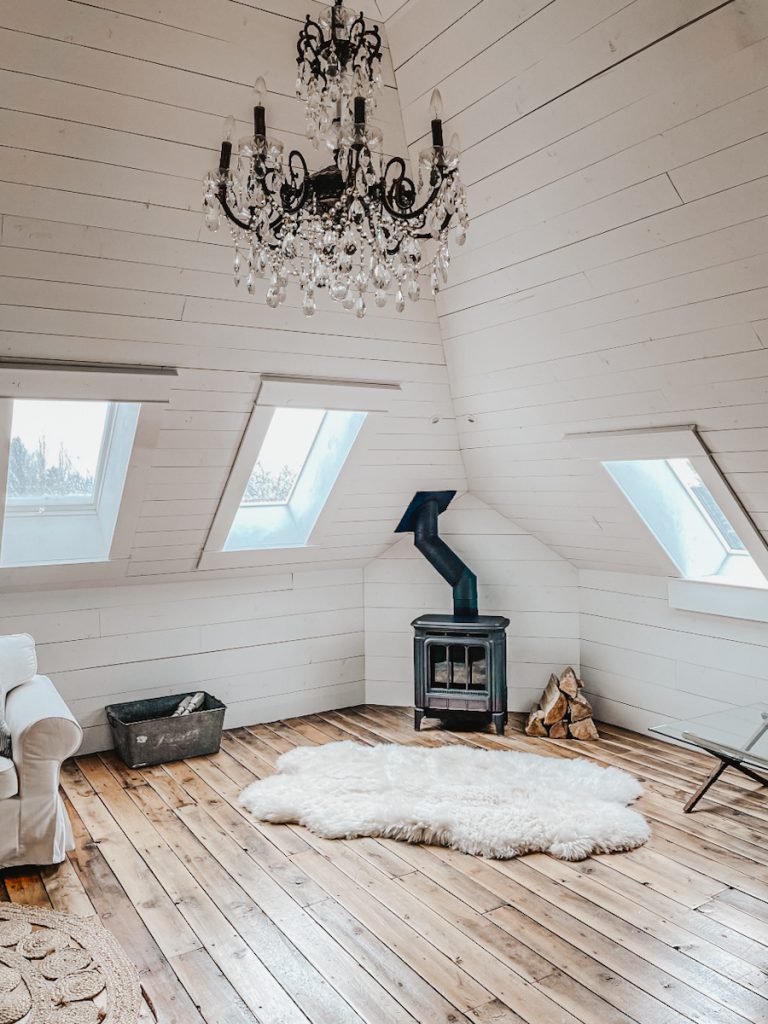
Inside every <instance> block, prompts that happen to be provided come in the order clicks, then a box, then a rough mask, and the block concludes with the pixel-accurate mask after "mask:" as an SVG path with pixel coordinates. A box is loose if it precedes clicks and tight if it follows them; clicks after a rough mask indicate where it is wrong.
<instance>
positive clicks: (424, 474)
mask: <svg viewBox="0 0 768 1024" xmlns="http://www.w3.org/2000/svg"><path fill="white" fill-rule="evenodd" d="M321 6H323V5H321V4H320V3H318V2H317V0H257V2H254V3H233V2H230V0H194V2H193V0H103V2H101V0H95V2H91V0H89V2H87V3H84V2H79V0H31V2H28V0H8V2H3V3H2V4H0V69H2V70H0V143H1V144H2V145H1V146H0V355H2V356H25V357H40V358H56V359H78V360H86V361H88V360H91V361H93V360H99V361H116V362H121V363H145V364H160V365H168V366H174V367H178V370H179V376H178V380H177V382H176V386H175V387H174V389H173V391H172V393H171V398H170V403H169V405H168V407H167V409H166V410H165V412H164V414H163V422H162V428H161V431H160V436H159V442H158V447H157V450H156V451H155V452H154V456H153V460H152V468H151V470H150V474H149V480H148V484H147V490H146V493H145V495H144V501H143V504H142V506H141V509H140V515H139V517H138V519H137V522H136V532H135V536H134V538H133V543H132V545H131V550H130V557H129V559H128V561H127V563H126V564H125V565H124V566H120V567H118V568H119V570H120V571H121V572H123V573H124V578H122V579H120V580H118V581H117V584H115V585H113V584H111V583H110V584H109V585H107V582H108V581H105V579H104V577H103V574H102V568H103V567H99V566H80V567H77V568H76V569H73V568H72V567H66V568H65V569H63V570H60V569H58V568H52V569H50V570H43V571H35V572H19V571H13V570H4V571H2V572H0V592H4V593H0V632H11V631H14V630H24V631H29V632H31V633H32V634H33V635H34V636H35V637H36V639H37V641H38V643H39V654H40V665H41V669H42V671H45V672H49V673H50V674H51V676H52V677H53V678H54V680H55V682H56V685H57V686H58V687H59V688H60V690H61V691H62V693H63V694H64V696H65V698H66V699H67V700H68V701H69V702H70V704H71V706H72V707H73V709H74V710H75V713H76V714H77V715H78V717H79V719H80V721H81V722H82V723H83V725H84V726H85V728H86V732H87V738H86V749H96V748H99V747H104V746H107V745H108V734H107V730H106V727H105V720H104V713H103V707H104V705H105V704H106V703H108V702H111V701H119V700H124V699H130V698H132V697H139V696H145V695H152V694H162V693H168V692H172V691H178V690H186V689H188V688H190V687H198V686H200V687H206V688H208V689H209V690H210V691H211V692H213V693H214V694H216V695H217V696H219V697H221V698H222V699H223V700H224V701H225V702H226V703H227V704H228V705H229V713H228V718H227V721H228V724H231V725H234V724H237V723H243V722H254V721H258V720H262V721H263V720H265V719H274V718H276V717H279V716H281V715H288V714H294V713H300V712H305V711H310V710H318V709H320V708H329V707H338V706H341V705H345V704H350V703H356V702H359V701H360V700H362V697H363V681H364V669H363V655H364V643H363V632H362V631H363V596H362V595H363V590H362V566H363V565H364V564H365V562H366V561H368V560H369V559H371V558H372V557H374V556H375V555H377V554H378V553H380V552H381V551H383V550H384V549H385V548H386V546H387V544H388V543H390V541H391V531H392V527H393V526H394V525H395V524H396V522H397V519H398V517H399V514H400V512H401V510H402V508H403V507H404V506H405V504H406V503H407V501H408V500H409V499H410V497H411V496H412V494H413V491H414V490H415V489H416V488H417V487H419V486H427V487H458V488H464V487H465V476H464V470H463V466H462V463H461V458H460V455H459V451H458V443H457V435H456V428H455V422H454V419H453V409H452V404H451V398H450V393H449V389H448V378H447V371H446V367H445V360H444V355H443V350H442V345H441V340H440V335H439V330H438V326H437V320H436V315H435V310H434V305H433V303H432V302H430V301H422V302H421V303H420V304H419V305H418V306H410V307H409V309H408V311H407V313H406V314H405V315H404V316H402V317H399V316H398V315H397V314H395V313H394V311H391V312H387V313H384V314H382V312H381V311H379V310H377V309H375V308H373V309H372V310H371V312H370V314H369V316H368V317H367V319H366V320H365V321H362V322H361V321H359V320H357V319H356V318H355V317H354V316H351V315H350V314H348V313H346V312H343V311H341V310H340V309H338V308H337V307H333V308H330V307H329V306H325V307H323V308H321V309H320V310H319V311H318V312H317V314H316V315H315V316H314V318H312V319H307V318H306V317H304V316H303V315H302V313H301V310H300V308H299V305H298V302H299V300H298V297H297V293H296V291H295V290H291V294H290V299H289V304H288V306H287V307H285V308H281V309H280V310H279V311H274V310H270V309H268V308H267V307H266V305H265V303H264V300H263V290H260V292H259V295H258V296H257V297H254V298H251V297H249V296H248V295H247V294H246V293H245V292H244V291H242V290H240V291H236V290H235V289H234V287H233V284H232V279H231V258H232V254H231V249H230V245H229V244H228V234H227V232H226V231H225V230H222V231H221V232H220V233H219V234H218V235H212V234H210V233H209V232H207V231H206V230H205V229H204V228H203V224H202V214H201V209H200V204H201V195H202V193H201V181H202V177H203V174H204V173H205V171H206V170H208V169H209V168H210V167H212V166H215V165H216V161H217V159H218V147H219V143H220V139H221V132H222V121H223V118H224V117H225V116H226V115H227V114H228V113H230V112H232V113H234V114H236V116H237V118H238V120H239V122H240V124H239V127H240V129H241V131H242V133H243V134H245V132H246V130H247V125H248V122H249V120H250V117H251V108H252V103H253V99H252V94H251V87H252V83H253V80H254V78H255V77H256V75H258V74H259V73H262V74H264V75H265V76H266V78H267V82H268V86H269V90H270V95H269V101H268V123H269V125H270V131H273V132H274V134H275V135H277V136H278V137H280V138H281V139H282V140H283V141H284V143H285V144H286V149H288V148H291V147H298V148H301V149H302V150H303V152H305V154H307V156H308V158H309V159H310V162H311V164H312V165H313V166H315V167H316V166H318V161H319V160H320V157H319V156H318V155H317V154H315V153H314V151H313V150H312V147H311V145H310V144H309V143H308V142H307V140H306V139H304V137H303V119H304V113H303V107H302V105H301V103H300V102H299V101H298V100H296V99H295V97H294V95H293V90H294V79H295V44H296V37H297V35H298V31H299V27H300V24H301V22H302V21H303V19H304V16H305V14H306V13H308V12H312V13H315V14H316V13H317V12H318V11H319V10H320V8H321ZM366 9H367V10H368V12H369V13H372V14H374V15H375V13H376V7H375V4H374V3H373V2H371V3H367V5H366ZM384 73H385V82H386V88H385V90H384V96H383V99H382V102H381V104H380V107H379V112H378V121H379V123H380V124H382V126H383V128H384V132H385V139H386V145H387V147H388V148H389V149H390V150H391V151H393V152H394V151H396V150H397V151H402V150H403V149H404V137H403V131H402V121H401V116H400V108H399V103H398V99H397V95H396V91H395V88H394V77H393V73H392V68H391V62H390V59H389V54H388V51H387V52H386V53H385V60H384ZM424 117H425V119H426V117H427V110H426V105H425V110H424ZM261 373H279V374H298V375H305V376H306V375H316V376H321V377H340V378H349V379H363V380H369V381H394V382H397V383H399V384H400V385H401V386H402V392H401V395H400V397H399V399H398V400H397V402H396V403H395V407H394V409H393V412H392V413H391V414H390V415H387V416H377V417H375V422H373V421H374V418H372V430H371V437H370V445H369V446H368V448H367V449H366V450H365V452H364V454H363V457H362V458H360V459H356V460H355V462H354V466H353V467H352V466H351V465H350V466H348V467H346V468H345V470H344V471H343V472H342V476H341V478H340V480H339V483H338V485H337V488H336V491H335V493H334V499H333V517H332V520H331V521H326V522H325V523H324V524H323V529H322V533H321V536H320V537H319V539H318V540H317V543H315V544H314V545H313V546H312V547H310V548H308V549H305V550H301V551H293V552H285V551H270V552H264V553H263V555H262V556H261V558H260V559H259V564H258V565H257V566H256V567H255V568H254V567H252V566H251V567H248V568H246V567H244V568H243V569H241V570H238V569H233V570H229V571H227V572H201V571H198V570H196V569H195V566H196V564H197V559H198V556H199V554H200V551H201V548H202V545H203V543H204V540H205V537H206V535H207V531H208V528H209V526H210V524H211V520H212V517H213V514H214V512H215V510H216V506H217V503H218V500H219V498H220V495H221V491H222V488H223V485H224V482H225V480H226V478H227V474H228V472H229V468H230V466H231V464H232V461H233V458H234V455H235V452H236V450H237V446H238V443H239V441H240V438H241V435H242V432H243V430H244V428H245V425H246V422H247V418H248V414H249V410H250V408H251V407H252V404H253V400H254V397H255V393H256V389H257V386H258V380H259V374H261ZM126 584H130V585H126ZM52 587H55V588H56V589H50V588H52ZM46 588H48V589H46Z"/></svg>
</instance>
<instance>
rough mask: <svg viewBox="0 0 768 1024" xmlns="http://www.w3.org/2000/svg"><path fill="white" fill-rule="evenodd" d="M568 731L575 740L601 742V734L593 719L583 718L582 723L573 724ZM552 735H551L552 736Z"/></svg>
mask: <svg viewBox="0 0 768 1024" xmlns="http://www.w3.org/2000/svg"><path fill="white" fill-rule="evenodd" d="M568 731H569V732H570V734H571V736H573V738H574V739H575V740H599V739H600V734H599V733H598V731H597V729H596V728H595V723H594V722H593V721H592V719H591V718H582V720H581V721H580V722H571V724H570V725H569V726H568ZM550 735H551V734H550Z"/></svg>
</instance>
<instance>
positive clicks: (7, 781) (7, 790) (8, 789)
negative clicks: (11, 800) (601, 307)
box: [0, 757, 19, 800]
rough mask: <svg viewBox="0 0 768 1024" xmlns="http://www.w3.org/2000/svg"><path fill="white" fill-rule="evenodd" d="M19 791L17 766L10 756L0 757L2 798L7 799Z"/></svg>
mask: <svg viewBox="0 0 768 1024" xmlns="http://www.w3.org/2000/svg"><path fill="white" fill-rule="evenodd" d="M18 792H19V777H18V775H17V774H16V766H15V764H14V763H13V761H11V759H10V758H9V757H0V800H7V799H8V797H10V796H16V794H17V793H18Z"/></svg>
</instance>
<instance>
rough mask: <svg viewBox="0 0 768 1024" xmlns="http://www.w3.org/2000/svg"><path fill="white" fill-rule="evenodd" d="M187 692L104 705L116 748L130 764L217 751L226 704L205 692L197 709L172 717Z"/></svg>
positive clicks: (161, 762) (132, 765)
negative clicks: (200, 705)
mask: <svg viewBox="0 0 768 1024" xmlns="http://www.w3.org/2000/svg"><path fill="white" fill-rule="evenodd" d="M192 692H193V693H194V692H196V691H194V690H193V691H192ZM186 696H188V694H186V693H179V694H175V695H173V696H170V697H152V698H150V699H149V700H129V701H126V702H125V703H124V704H110V705H108V706H107V708H106V709H105V710H106V712H107V721H108V722H109V724H110V727H111V729H112V739H113V740H114V743H115V750H116V751H117V753H118V755H119V757H120V759H121V760H122V761H123V762H124V763H125V764H127V765H128V767H129V768H146V767H147V766H148V765H152V764H163V763H164V762H165V761H180V760H182V759H183V758H185V757H199V756H200V755H201V754H215V753H216V751H217V750H218V749H219V746H220V745H221V730H222V729H223V727H224V712H225V711H226V706H225V705H224V704H222V703H221V701H220V700H218V699H217V698H216V697H211V695H210V694H209V693H206V694H205V699H204V700H203V704H202V707H200V708H199V709H198V710H197V711H193V712H192V713H191V714H189V715H180V716H179V717H178V718H174V717H173V712H174V711H175V710H176V708H177V707H178V706H179V703H180V702H181V701H182V700H183V699H184V697H186Z"/></svg>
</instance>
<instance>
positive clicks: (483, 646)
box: [424, 637, 491, 697]
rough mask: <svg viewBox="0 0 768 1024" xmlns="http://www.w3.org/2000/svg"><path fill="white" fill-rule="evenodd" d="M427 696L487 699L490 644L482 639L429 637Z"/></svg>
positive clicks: (426, 653) (426, 655) (427, 650)
mask: <svg viewBox="0 0 768 1024" xmlns="http://www.w3.org/2000/svg"><path fill="white" fill-rule="evenodd" d="M424 648H425V651H424V653H425V657H426V679H425V683H426V692H427V694H429V693H430V692H435V691H437V692H438V693H445V692H448V693H450V694H454V695H456V696H458V695H462V696H465V697H487V696H488V693H489V691H488V679H489V672H490V656H491V652H490V644H489V643H488V641H486V640H484V639H482V638H480V637H429V638H427V640H426V641H425V643H424Z"/></svg>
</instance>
